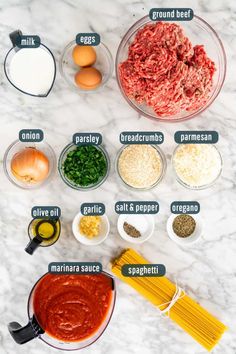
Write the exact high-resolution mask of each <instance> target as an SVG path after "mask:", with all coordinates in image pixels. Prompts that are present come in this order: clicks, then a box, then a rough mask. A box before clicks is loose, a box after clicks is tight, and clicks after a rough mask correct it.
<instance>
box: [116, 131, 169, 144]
mask: <svg viewBox="0 0 236 354" xmlns="http://www.w3.org/2000/svg"><path fill="white" fill-rule="evenodd" d="M163 141H164V135H163V133H161V132H155V131H154V132H122V133H120V142H121V144H162V143H163Z"/></svg>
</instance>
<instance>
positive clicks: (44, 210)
mask: <svg viewBox="0 0 236 354" xmlns="http://www.w3.org/2000/svg"><path fill="white" fill-rule="evenodd" d="M31 216H32V218H33V219H41V218H50V219H59V218H60V217H61V209H60V208H59V207H58V206H34V207H33V208H32V209H31Z"/></svg>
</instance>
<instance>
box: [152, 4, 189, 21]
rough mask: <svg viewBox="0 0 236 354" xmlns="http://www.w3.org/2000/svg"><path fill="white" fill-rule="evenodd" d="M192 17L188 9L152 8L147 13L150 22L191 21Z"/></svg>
mask: <svg viewBox="0 0 236 354" xmlns="http://www.w3.org/2000/svg"><path fill="white" fill-rule="evenodd" d="M193 16H194V13H193V10H192V9H190V8H180V7H176V8H171V7H170V8H153V9H151V10H150V11H149V17H150V19H151V20H152V21H191V20H192V19H193Z"/></svg>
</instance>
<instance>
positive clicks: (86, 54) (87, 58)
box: [72, 45, 97, 67]
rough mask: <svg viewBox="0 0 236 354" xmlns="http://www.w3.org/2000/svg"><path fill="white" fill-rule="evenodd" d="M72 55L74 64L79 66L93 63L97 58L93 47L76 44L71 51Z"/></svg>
mask: <svg viewBox="0 0 236 354" xmlns="http://www.w3.org/2000/svg"><path fill="white" fill-rule="evenodd" d="M72 57H73V60H74V62H75V64H77V65H79V66H82V67H84V66H90V65H93V64H94V63H95V61H96V59H97V55H96V52H95V50H94V49H93V47H91V46H83V45H76V46H75V47H74V49H73V52H72Z"/></svg>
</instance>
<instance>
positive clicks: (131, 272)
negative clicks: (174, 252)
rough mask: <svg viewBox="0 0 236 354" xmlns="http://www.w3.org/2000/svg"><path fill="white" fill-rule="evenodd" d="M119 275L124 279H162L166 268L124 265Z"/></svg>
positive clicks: (148, 265) (158, 265)
mask: <svg viewBox="0 0 236 354" xmlns="http://www.w3.org/2000/svg"><path fill="white" fill-rule="evenodd" d="M121 273H122V275H123V276H124V277H163V276H164V275H165V274H166V268H165V266H164V264H124V265H123V266H122V267H121Z"/></svg>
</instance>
